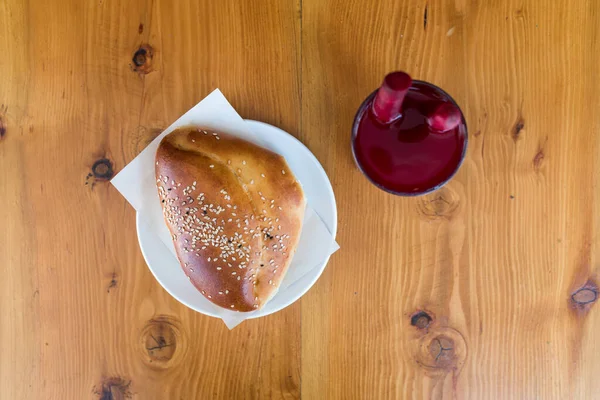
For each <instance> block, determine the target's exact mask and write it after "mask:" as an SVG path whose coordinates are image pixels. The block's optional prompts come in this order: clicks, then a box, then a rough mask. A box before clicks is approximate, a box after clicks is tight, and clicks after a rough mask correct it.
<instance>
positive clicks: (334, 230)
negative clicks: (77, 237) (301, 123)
mask: <svg viewBox="0 0 600 400" xmlns="http://www.w3.org/2000/svg"><path fill="white" fill-rule="evenodd" d="M244 122H246V123H247V124H248V125H249V126H250V128H251V127H252V126H253V125H263V126H265V127H267V128H269V129H274V130H276V131H278V134H285V135H287V136H289V138H290V139H292V141H294V142H295V143H296V144H297V145H299V146H300V148H302V149H303V151H305V152H306V154H307V156H308V157H309V158H312V160H313V162H314V163H315V165H316V166H317V170H318V171H319V173H320V174H322V175H323V177H324V178H325V182H326V183H327V185H325V188H324V189H326V192H327V198H328V200H329V203H330V204H331V206H332V220H333V226H332V227H331V228H329V226H327V228H328V229H330V232H331V235H332V236H333V238H334V240H335V238H336V236H337V228H338V212H337V202H336V200H335V193H334V191H333V186H332V184H331V180H330V179H329V176H328V175H327V172H326V171H325V169H324V168H323V165H321V163H320V162H319V160H318V159H317V157H316V156H315V155H314V154H313V152H312V151H310V149H309V148H308V147H306V145H305V144H304V143H302V142H301V141H300V140H299V139H298V138H297V137H295V136H294V135H292V134H290V133H288V132H286V131H284V130H283V129H281V128H279V127H277V126H274V125H271V124H268V123H266V122H262V121H257V120H253V119H244ZM307 200H308V199H307ZM315 212H316V210H315ZM317 215H319V214H318V213H317ZM319 217H321V216H320V215H319ZM140 222H141V219H140V213H138V212H137V211H136V213H135V228H136V235H137V238H138V246H139V248H140V251H141V252H142V257H143V258H144V262H145V263H146V267H147V268H148V269H149V270H150V272H151V273H152V276H154V279H155V280H156V281H157V282H158V284H159V285H160V286H161V287H162V288H163V289H164V290H165V291H166V292H167V293H169V295H171V297H173V298H174V299H175V300H177V301H178V302H179V303H181V304H183V305H184V306H186V307H188V308H189V309H191V310H193V311H195V312H197V313H200V314H202V315H206V316H209V317H213V318H219V319H220V318H221V317H220V316H218V315H215V314H212V313H210V312H206V311H204V310H202V311H201V310H198V309H197V308H195V307H192V306H191V305H190V304H188V303H187V302H186V301H184V300H183V299H181V298H180V297H179V296H177V294H175V293H174V292H173V291H171V290H169V289H168V288H167V287H166V286H165V285H164V284H163V282H162V281H161V280H160V279H159V278H158V276H157V275H156V273H155V272H154V270H153V268H152V267H151V266H150V263H149V262H148V256H147V254H146V251H145V250H144V246H143V245H142V240H141V236H140ZM330 258H331V254H330V255H328V256H327V258H325V260H323V262H322V263H321V265H320V266H319V267H318V268H315V269H318V272H317V273H316V274H315V276H314V278H313V279H311V281H310V282H309V283H307V284H306V287H305V288H303V289H302V290H300V292H299V294H298V295H297V296H296V297H295V298H293V299H292V300H291V301H289V302H287V304H284V305H283V306H282V307H280V308H278V309H274V310H272V311H270V312H268V313H264V314H259V313H257V314H253V315H250V316H248V319H255V318H260V317H266V316H268V315H271V314H274V313H276V312H279V311H281V310H283V309H285V308H287V307H289V306H290V305H292V304H294V303H295V302H297V301H298V300H300V299H301V298H302V296H304V295H305V294H306V293H307V292H308V291H309V290H310V289H311V288H312V287H313V286H314V285H315V283H316V282H317V281H318V280H319V278H320V277H321V275H322V274H323V271H325V268H326V267H327V264H328V263H329V259H330ZM300 279H303V278H300ZM259 312H260V310H259Z"/></svg>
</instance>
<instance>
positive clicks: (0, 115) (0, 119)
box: [0, 104, 8, 140]
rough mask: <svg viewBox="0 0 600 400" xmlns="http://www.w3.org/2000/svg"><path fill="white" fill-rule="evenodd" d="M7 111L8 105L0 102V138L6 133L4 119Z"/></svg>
mask: <svg viewBox="0 0 600 400" xmlns="http://www.w3.org/2000/svg"><path fill="white" fill-rule="evenodd" d="M7 112H8V107H7V106H5V105H4V104H0V140H2V139H3V138H4V135H6V123H5V122H4V120H5V119H6V113H7Z"/></svg>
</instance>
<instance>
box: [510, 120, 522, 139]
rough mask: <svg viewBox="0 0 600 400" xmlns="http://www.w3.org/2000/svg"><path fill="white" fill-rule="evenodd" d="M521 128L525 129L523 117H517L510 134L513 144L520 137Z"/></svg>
mask: <svg viewBox="0 0 600 400" xmlns="http://www.w3.org/2000/svg"><path fill="white" fill-rule="evenodd" d="M523 128H525V120H524V119H523V117H521V116H519V118H517V122H516V123H515V126H514V127H513V129H512V132H511V136H512V139H513V140H514V142H515V143H516V142H517V140H519V138H520V137H521V131H522V130H523Z"/></svg>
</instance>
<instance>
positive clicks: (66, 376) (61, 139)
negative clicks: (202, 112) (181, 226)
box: [0, 0, 300, 399]
mask: <svg viewBox="0 0 600 400" xmlns="http://www.w3.org/2000/svg"><path fill="white" fill-rule="evenodd" d="M0 18H1V23H2V29H1V30H0V51H1V52H2V54H3V55H4V56H3V58H2V60H1V61H0V76H2V77H3V80H2V83H1V84H0V96H1V98H0V103H2V104H3V105H2V109H1V110H2V113H1V114H0V118H1V120H2V126H3V127H5V128H6V131H5V132H6V133H5V134H4V135H3V137H2V139H0V171H1V172H0V193H2V194H3V197H4V206H3V207H2V208H1V211H0V217H1V218H2V220H3V221H5V223H4V224H3V229H1V230H0V232H1V233H0V237H1V239H2V240H1V244H0V246H1V247H0V248H1V249H2V250H1V251H0V264H1V268H2V272H3V275H4V278H5V279H3V281H2V287H1V289H2V290H1V293H2V295H1V297H0V298H1V301H2V305H1V308H2V310H3V313H2V314H3V315H2V322H1V324H0V325H1V328H0V332H1V335H2V336H1V340H0V353H1V354H2V357H1V358H0V359H1V361H0V371H1V374H0V376H1V378H0V379H1V382H0V384H1V386H2V397H4V396H6V398H13V399H21V398H23V399H24V398H40V399H42V398H44V399H50V398H56V399H59V398H60V399H66V398H102V399H107V398H111V399H112V398H114V399H120V398H126V397H127V396H132V398H139V399H166V398H177V399H179V398H212V397H216V396H218V397H221V398H262V397H277V398H298V397H299V390H300V389H299V381H300V342H299V341H300V305H299V304H297V305H294V306H292V307H289V308H288V309H286V310H285V311H283V312H281V313H278V314H277V315H274V316H273V317H270V318H263V319H261V320H259V321H249V322H247V323H244V324H242V326H240V327H239V328H237V329H236V330H235V331H233V332H229V331H228V330H227V329H226V327H225V326H224V324H223V323H222V322H220V321H219V320H215V319H212V318H208V317H203V316H201V315H199V314H197V313H195V312H192V311H190V310H188V309H187V308H185V307H184V306H182V305H180V304H179V303H177V302H176V301H175V300H174V299H172V298H171V297H170V296H169V295H168V294H167V293H166V292H165V291H164V290H163V289H162V288H161V287H160V286H159V284H158V283H157V282H156V281H155V280H154V278H153V277H152V275H151V273H150V271H149V270H148V269H147V267H146V265H145V263H144V261H143V259H142V257H141V254H140V251H139V249H138V245H137V239H136V234H135V214H134V212H133V210H132V209H131V207H130V206H129V205H128V204H126V202H125V201H124V199H123V198H122V197H121V196H120V195H119V194H118V193H117V192H116V190H114V188H112V187H111V186H110V185H109V184H108V182H107V181H106V179H103V178H101V177H95V176H94V174H93V171H92V166H93V165H94V164H95V163H96V162H97V161H99V160H104V159H106V160H107V161H106V162H104V163H105V164H104V165H103V166H100V169H98V171H99V174H100V175H102V174H104V173H105V172H106V170H107V169H109V168H107V166H109V165H110V168H111V169H112V170H113V171H114V172H117V171H119V170H120V169H121V168H122V167H123V166H124V165H125V164H126V163H127V162H129V161H130V160H131V159H132V158H133V157H135V155H137V153H138V152H139V151H141V149H143V148H144V146H145V145H146V144H147V143H148V142H149V141H150V140H152V138H154V137H155V136H156V135H157V134H158V133H159V132H160V131H161V130H162V129H163V128H165V127H166V126H168V125H169V124H170V123H171V122H172V121H174V120H175V119H176V118H177V117H179V116H180V115H181V114H183V113H184V112H185V111H187V110H188V109H189V108H190V107H191V106H193V105H194V104H195V103H196V102H198V101H199V100H200V99H202V98H203V97H204V96H205V95H207V94H208V93H209V92H210V91H211V90H213V89H214V88H216V87H220V88H221V89H222V91H223V92H224V93H225V95H226V96H227V97H228V98H229V100H230V101H231V102H232V104H233V105H234V106H235V107H236V108H237V109H238V110H239V112H240V113H241V114H242V115H243V116H244V117H246V118H253V119H259V120H263V121H266V122H270V123H273V124H276V125H278V126H281V127H282V128H283V129H286V130H288V131H290V132H291V133H297V132H299V130H300V103H299V80H298V73H297V71H298V69H299V58H298V47H297V43H298V40H299V20H298V18H297V4H295V3H294V2H279V1H272V2H269V3H265V4H263V5H262V6H261V7H255V6H254V5H253V4H251V2H245V3H240V2H237V1H225V2H204V3H202V4H198V2H177V3H176V4H171V2H151V1H143V0H134V1H126V2H124V1H118V0H102V1H96V2H86V3H82V2H78V1H70V0H61V1H59V0H55V1H49V2H42V3H39V2H35V4H34V3H30V4H27V3H23V2H19V1H8V2H2V4H1V5H0ZM142 45H148V46H150V47H151V48H152V52H151V53H152V57H150V51H149V48H147V53H146V64H145V65H143V66H141V68H137V69H138V70H140V71H142V72H139V73H138V72H137V71H134V70H133V69H134V68H133V67H134V66H133V61H132V58H133V57H134V54H135V52H136V51H137V50H138V49H139V48H140V46H142ZM138 60H141V58H140V59H138ZM144 71H145V72H148V71H151V72H149V73H147V74H145V73H143V72H144ZM102 168H104V169H102ZM108 175H110V173H108ZM283 327H285V329H284V328H283ZM155 339H156V340H155ZM108 393H110V394H111V395H110V396H109V394H108ZM111 396H112V397H111Z"/></svg>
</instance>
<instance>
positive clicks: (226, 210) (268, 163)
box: [155, 127, 305, 311]
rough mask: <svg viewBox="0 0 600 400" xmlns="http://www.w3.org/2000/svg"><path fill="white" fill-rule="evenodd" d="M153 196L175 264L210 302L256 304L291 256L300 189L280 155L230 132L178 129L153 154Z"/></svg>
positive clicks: (240, 306)
mask: <svg viewBox="0 0 600 400" xmlns="http://www.w3.org/2000/svg"><path fill="white" fill-rule="evenodd" d="M155 170H156V171H155V172H156V178H157V181H156V182H157V187H158V194H159V197H160V199H161V204H162V206H163V213H164V216H165V221H166V223H167V226H168V227H169V230H170V232H171V235H173V242H174V244H175V249H176V251H177V255H178V258H179V262H180V264H181V267H182V268H183V270H184V272H185V273H186V275H187V276H188V277H189V278H190V281H191V282H192V283H193V284H194V286H195V287H196V288H197V289H198V290H199V291H200V292H201V293H202V294H203V295H204V296H205V297H206V298H207V299H209V300H210V301H212V302H213V303H215V304H217V305H219V306H221V307H224V308H228V309H230V310H236V311H252V310H255V309H258V308H261V307H262V306H263V305H264V304H265V303H266V302H267V301H268V300H269V298H270V297H271V296H272V295H273V294H274V292H275V291H276V289H277V287H279V284H280V283H281V280H282V279H283V276H284V275H285V272H286V270H287V268H288V266H289V264H290V262H291V260H292V256H293V254H294V251H295V249H296V246H297V244H298V239H299V238H300V230H301V228H302V219H303V216H304V206H305V199H304V193H303V192H302V188H301V186H300V185H299V183H298V182H297V181H296V178H295V177H294V175H293V174H292V172H291V171H290V169H289V167H288V165H287V163H286V162H285V159H284V158H283V157H281V156H280V155H278V154H275V153H273V152H271V151H269V150H266V149H264V148H262V147H259V146H257V145H255V144H252V143H250V142H247V141H245V140H242V139H239V138H236V137H234V136H231V135H228V134H224V133H215V132H213V131H212V130H204V129H202V128H195V127H194V128H192V127H190V128H180V129H177V130H175V131H173V132H172V133H170V134H169V135H167V136H165V137H164V138H163V140H162V141H161V143H160V145H159V147H158V150H157V152H156V168H155Z"/></svg>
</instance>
